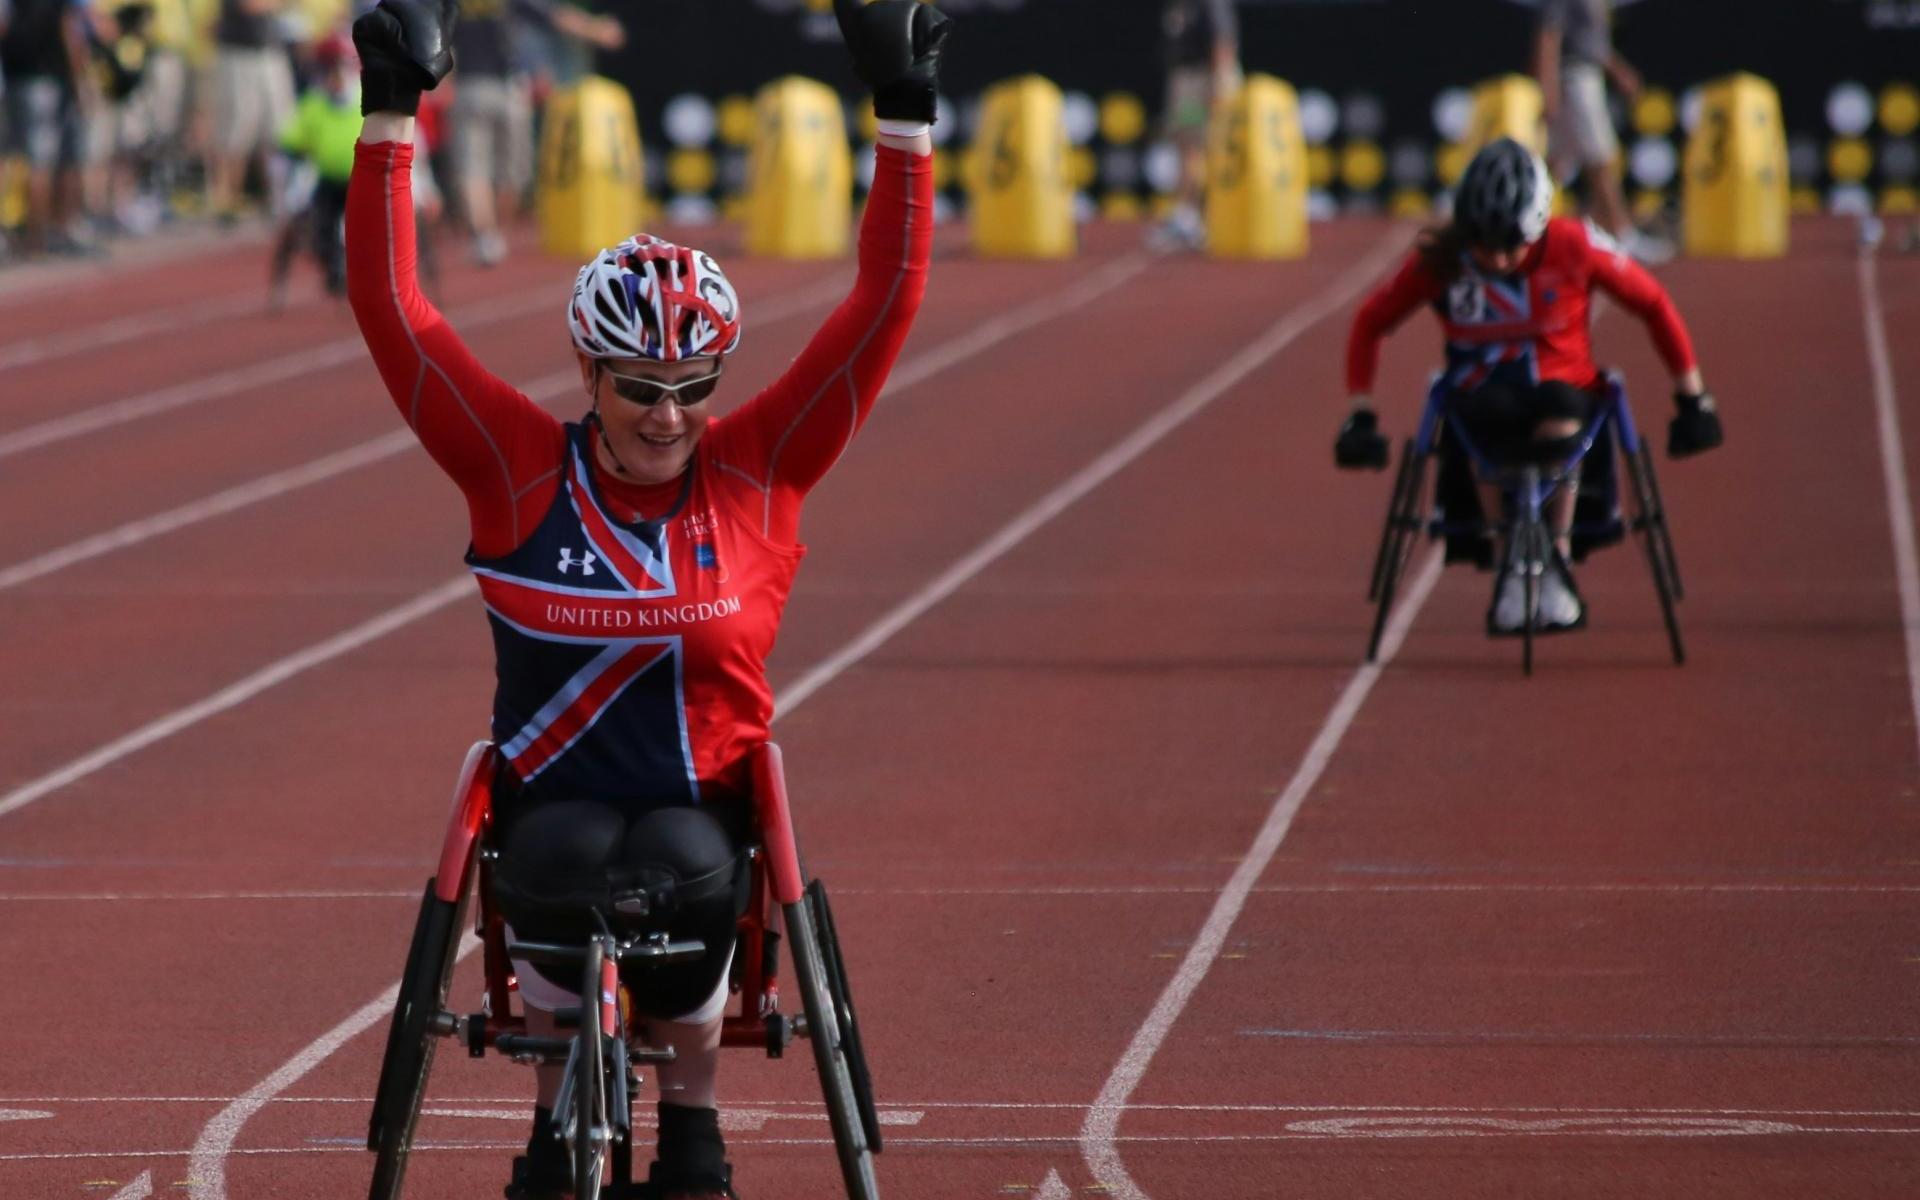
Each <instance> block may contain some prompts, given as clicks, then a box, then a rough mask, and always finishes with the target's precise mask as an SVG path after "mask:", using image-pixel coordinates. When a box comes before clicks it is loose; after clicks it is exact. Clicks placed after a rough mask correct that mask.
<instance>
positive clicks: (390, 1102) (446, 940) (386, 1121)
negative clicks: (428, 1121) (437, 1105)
mask: <svg viewBox="0 0 1920 1200" xmlns="http://www.w3.org/2000/svg"><path fill="white" fill-rule="evenodd" d="M465 912H466V891H465V889H464V888H463V889H462V890H461V894H460V899H459V900H458V901H453V902H450V901H446V900H442V899H440V897H439V896H437V895H436V894H435V892H434V880H428V881H427V887H426V893H425V895H423V896H422V897H421V901H420V915H419V917H418V918H417V919H416V921H415V923H414V932H413V940H412V942H411V943H410V944H409V946H408V949H407V965H406V968H405V970H404V971H403V972H402V973H401V978H400V988H399V992H398V994H397V995H396V996H395V999H394V1009H393V1017H392V1019H391V1021H390V1023H389V1024H388V1027H387V1048H386V1052H385V1054H384V1055H383V1056H382V1058H381V1061H380V1080H379V1083H378V1084H377V1085H376V1087H375V1089H374V1102H373V1113H372V1116H371V1117H370V1118H369V1121H368V1126H367V1148H368V1149H369V1150H372V1151H373V1152H374V1154H375V1155H376V1158H375V1161H374V1169H373V1182H372V1184H371V1186H370V1188H369V1190H368V1193H367V1195H368V1197H369V1200H395V1198H396V1197H398V1196H399V1195H400V1186H401V1183H402V1181H403V1179H404V1178H405V1175H406V1169H407V1156H408V1153H409V1151H411V1149H412V1148H413V1134H414V1128H415V1126H416V1125H417V1124H418V1122H419V1119H420V1104H421V1101H422V1099H423V1098H424V1097H425V1095H426V1090H427V1076H428V1074H429V1073H430V1072H431V1071H432V1068H433V1055H434V1050H435V1048H436V1047H437V1046H438V1044H439V1041H440V1039H441V1037H442V1036H444V1035H445V1034H446V1033H447V1032H449V1031H450V1030H451V1028H452V1026H451V1025H449V1024H447V1021H448V1014H447V1012H446V1003H447V993H448V990H449V988H450V987H451V986H452V983H453V964H454V959H455V958H456V957H457V955H458V948H459V943H460V929H461V921H462V918H463V917H464V915H465ZM443 1026H444V1028H443Z"/></svg>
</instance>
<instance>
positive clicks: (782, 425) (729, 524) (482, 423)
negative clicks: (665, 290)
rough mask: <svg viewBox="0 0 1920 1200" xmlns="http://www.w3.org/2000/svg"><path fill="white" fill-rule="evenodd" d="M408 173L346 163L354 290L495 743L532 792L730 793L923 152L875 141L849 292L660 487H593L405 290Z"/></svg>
mask: <svg viewBox="0 0 1920 1200" xmlns="http://www.w3.org/2000/svg"><path fill="white" fill-rule="evenodd" d="M411 161H412V147H410V146H406V145H402V144H398V143H391V142H386V143H378V144H372V145H368V144H364V143H363V144H362V145H360V146H359V147H358V149H357V151H356V158H355V163H354V177H353V185H352V187H351V188H349V190H348V202H347V229H348V234H347V248H348V255H349V271H348V294H349V298H350V299H351V300H352V302H353V309H354V315H355V317H356V318H357V319H358V321H359V323H360V328H361V332H362V334H363V335H364V336H365V338H366V341H367V345H368V348H369V349H370V350H371V351H372V354H373V358H374V363H375V365H376V366H378V368H379V370H380V374H381V377H382V379H383V380H384V382H385V383H386V386H387V390H388V391H389V392H390V393H391V394H392V396H393V398H394V402H395V403H396V404H397V405H398V406H399V407H400V410H401V414H402V415H403V416H404V417H405V418H406V420H407V423H408V425H409V426H411V427H412V428H413V430H414V432H415V433H416V434H417V435H418V436H419V438H420V442H421V444H422V445H423V446H424V447H425V448H426V450H427V453H428V454H429V455H430V456H431V457H432V458H433V460H434V462H435V463H437V464H438V465H439V466H440V468H441V469H442V470H443V471H445V472H446V473H447V474H448V475H449V476H451V477H452V478H453V480H454V481H455V482H456V483H457V484H458V485H459V487H460V490H461V492H462V494H463V495H464V496H465V497H466V501H467V508H468V516H469V524H470V526H471V529H472V535H473V540H472V547H471V549H470V550H469V552H468V556H467V562H468V564H469V566H470V567H471V568H472V570H473V572H474V574H475V576H476V577H477V579H478V581H479V585H480V592H481V597H482V599H483V600H484V602H485V604H486V609H487V616H488V621H489V624H490V625H491V627H492V631H493V642H494V651H495V662H496V667H497V675H498V682H497V687H496V689H495V694H494V706H493V737H494V741H495V742H496V744H498V746H499V747H500V751H501V754H502V756H503V757H504V759H505V760H506V762H507V763H508V764H509V765H510V766H511V767H512V769H513V770H514V772H515V773H516V774H517V775H518V776H519V777H520V778H521V779H522V780H524V781H528V782H536V783H537V784H538V786H539V789H540V790H541V791H542V792H543V793H544V794H550V795H556V796H567V797H578V798H587V799H598V800H606V801H611V802H615V803H618V802H622V801H639V802H643V803H646V804H649V805H653V804H662V803H676V802H690V801H696V800H699V799H702V798H710V797H711V795H712V794H713V793H714V792H727V793H733V794H740V793H744V791H745V790H746V783H747V780H746V773H747V762H748V757H749V755H750V754H751V752H752V750H753V749H754V747H755V746H757V745H758V744H760V743H761V742H763V741H765V740H766V738H767V733H768V724H769V722H770V721H771V720H772V718H773V695H772V691H771V689H770V688H769V686H768V683H767V677H766V658H767V655H768V653H769V652H770V651H771V650H772V649H773V644H774V638H775V636H776V634H777V633H778V631H779V626H780V616H781V612H782V610H783V608H784V607H785V605H786V600H787V594H788V589H789V588H790V587H791V585H792V582H793V577H794V573H795V571H796V570H797V569H798V567H799V563H800V557H801V554H802V553H803V551H802V549H801V547H800V545H799V541H798V539H799V528H800V508H801V503H802V501H803V500H804V499H805V497H806V494H807V492H808V490H809V489H811V488H812V487H813V485H814V484H815V483H817V482H818V481H819V480H820V478H821V477H822V476H824V475H825V474H826V473H827V470H828V469H829V468H830V467H832V465H833V464H834V462H835V461H836V460H837V459H838V458H839V456H840V454H841V452H842V451H844V450H845V449H846V447H847V444H848V442H849V441H850V440H851V439H852V437H853V436H854V434H855V432H856V431H857V430H858V429H859V428H860V426H861V424H862V423H863V422H864V421H865V420H866V418H867V415H868V414H869V413H870V412H871V411H872V408H873V404H874V401H875V399H876V398H877V397H878V396H879V393H880V388H881V386H882V384H883V383H884V382H885V380H886V376H887V372H888V371H889V370H890V369H891V367H892V365H893V361H894V359H895V358H896V357H897V355H898V354H899V350H900V346H901V344H902V343H903V342H904V341H905V339H906V335H907V330H908V328H909V327H910V325H911V324H912V321H913V316H914V313H915V311H916V310H917V309H918V307H919V303H920V298H921V296H922V294H923V293H924V291H925V285H926V271H927V262H928V259H929V258H930V256H931V253H930V252H931V245H932V227H933V220H932V206H933V184H932V168H931V159H930V158H929V157H927V156H919V155H913V154H909V153H905V152H903V151H900V150H897V149H892V148H889V147H881V148H880V150H879V152H878V154H877V156H876V167H875V176H874V185H873V190H872V193H871V196H870V199H869V201H868V206H867V213H866V216H865V218H864V219H863V221H862V225H861V233H860V255H859V264H860V265H859V271H858V274H857V277H856V279H855V282H854V285H853V290H852V292H851V294H850V295H849V296H848V297H847V298H846V300H845V301H843V302H842V303H841V304H840V306H839V307H838V308H837V309H836V310H835V311H834V313H833V314H832V315H831V316H830V317H828V318H827V321H826V323H825V324H824V325H823V326H822V328H821V329H820V331H819V332H818V333H817V334H815V335H814V337H813V339H812V340H811V341H810V342H809V343H808V344H807V347H806V348H805V349H804V350H803V351H802V352H801V353H800V355H799V356H798V357H797V358H796V359H794V361H793V363H792V364H791V365H790V366H789V367H788V368H787V370H786V371H785V372H784V373H783V374H782V375H781V376H780V378H779V379H777V380H775V381H774V382H773V383H772V384H771V385H769V386H768V387H767V388H765V389H764V390H762V391H761V392H760V393H759V394H758V395H756V396H754V397H753V398H752V399H751V400H749V401H748V402H747V403H746V404H744V405H742V406H741V407H740V408H739V409H738V410H736V411H734V412H732V413H729V414H727V415H726V416H724V417H715V418H713V419H712V420H710V421H709V422H708V423H707V426H706V431H705V433H704V435H703V436H702V437H701V440H700V442H699V444H698V445H697V446H696V448H695V451H694V455H693V459H692V462H691V465H690V468H689V470H688V471H687V472H686V473H684V474H683V475H682V476H681V477H680V478H679V479H676V480H673V481H671V482H669V483H666V484H660V485H655V486H638V485H633V484H625V483H622V482H621V481H619V480H617V479H614V478H613V477H611V476H610V475H608V474H607V473H606V472H605V471H604V470H603V469H602V468H601V467H600V466H599V465H598V462H597V453H596V439H597V437H598V436H599V435H598V433H597V431H596V429H595V427H594V426H593V425H591V424H562V423H561V422H560V421H559V420H557V419H556V418H555V417H553V416H552V415H551V414H549V413H548V412H546V410H544V409H542V408H540V407H539V406H538V405H536V404H534V403H533V401H531V400H529V399H528V398H527V397H526V396H524V395H523V394H521V393H520V392H519V391H517V390H516V389H514V388H513V387H512V386H510V385H509V384H507V383H505V382H504V381H502V380H500V379H498V378H497V377H495V376H494V375H492V374H491V373H489V372H488V371H487V370H486V369H485V368H484V367H482V366H481V365H480V364H479V362H478V361H477V360H476V359H475V358H474V357H473V355H472V353H471V352H470V351H469V350H468V348H467V347H466V345H465V344H464V343H462V342H461V340H460V339H459V338H458V337H457V336H456V335H455V334H454V333H453V331H452V330H451V329H450V328H449V327H448V326H447V323H446V320H445V319H444V318H443V317H442V316H441V315H440V314H439V313H438V312H437V311H435V310H434V308H433V306H432V305H430V304H428V303H427V301H426V299H425V298H424V297H423V296H422V295H421V294H420V291H419V288H418V286H417V285H416V283H415V280H414V243H413V222H412V200H411V183H410V165H411ZM555 311H556V313H558V312H559V311H560V309H559V306H558V305H557V304H556V306H555ZM555 332H556V334H557V332H558V331H557V330H556V331H555Z"/></svg>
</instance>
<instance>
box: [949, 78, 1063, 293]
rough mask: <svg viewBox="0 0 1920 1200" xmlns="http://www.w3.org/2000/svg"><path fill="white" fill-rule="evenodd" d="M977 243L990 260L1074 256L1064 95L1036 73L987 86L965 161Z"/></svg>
mask: <svg viewBox="0 0 1920 1200" xmlns="http://www.w3.org/2000/svg"><path fill="white" fill-rule="evenodd" d="M965 176H966V182H967V193H968V200H969V205H968V207H969V210H970V212H969V220H970V221H971V223H972V227H973V248H974V250H975V252H977V253H979V254H980V255H982V256H984V257H988V258H1071V257H1073V254H1074V252H1075V250H1077V249H1078V248H1079V234H1078V231H1077V230H1076V229H1075V228H1074V223H1073V188H1072V185H1071V184H1070V183H1069V182H1068V180H1067V127H1066V121H1065V101H1064V99H1063V98H1062V97H1061V95H1060V89H1059V88H1057V87H1055V86H1054V85H1053V84H1052V83H1050V82H1048V81H1047V80H1045V79H1042V78H1041V77H1040V76H1038V75H1024V76H1021V77H1020V78H1018V79H1010V80H1007V81H1006V82H1005V83H1000V84H996V85H994V86H993V87H992V88H990V89H988V91H987V93H986V95H985V96H984V97H983V98H982V100H981V104H980V125H979V132H978V134H977V135H976V136H975V138H974V142H973V147H972V148H971V149H970V150H969V151H968V153H967V161H966V167H965Z"/></svg>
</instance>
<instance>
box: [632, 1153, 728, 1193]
mask: <svg viewBox="0 0 1920 1200" xmlns="http://www.w3.org/2000/svg"><path fill="white" fill-rule="evenodd" d="M636 1191H637V1193H638V1194H637V1198H636V1200H740V1196H739V1194H738V1193H737V1192H735V1191H734V1190H733V1165H732V1164H731V1163H722V1164H720V1169H719V1170H718V1171H690V1170H686V1169H684V1168H681V1169H670V1168H667V1167H664V1166H662V1165H661V1164H660V1163H657V1162H656V1163H654V1164H653V1166H651V1167H649V1168H648V1169H647V1181H646V1183H644V1184H642V1185H641V1186H640V1187H639V1188H638V1189H636Z"/></svg>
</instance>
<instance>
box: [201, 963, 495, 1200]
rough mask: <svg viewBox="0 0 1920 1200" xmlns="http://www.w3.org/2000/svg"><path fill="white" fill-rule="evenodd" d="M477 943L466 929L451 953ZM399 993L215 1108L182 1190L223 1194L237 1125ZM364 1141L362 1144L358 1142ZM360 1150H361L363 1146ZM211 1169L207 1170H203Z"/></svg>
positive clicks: (387, 994) (364, 1009)
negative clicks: (223, 1105)
mask: <svg viewBox="0 0 1920 1200" xmlns="http://www.w3.org/2000/svg"><path fill="white" fill-rule="evenodd" d="M479 948H480V939H479V938H476V937H474V936H473V934H472V933H471V932H468V933H465V934H463V935H462V936H461V938H460V949H459V951H458V952H457V953H455V955H454V961H455V962H459V961H460V960H461V959H464V958H466V957H467V955H469V954H471V953H473V952H474V951H475V950H477V949H479ZM399 995H400V984H399V981H397V980H396V981H395V982H394V984H393V986H391V987H389V988H388V989H387V990H386V991H384V992H381V993H380V994H379V995H378V996H375V997H374V998H373V999H371V1000H369V1001H367V1002H366V1003H365V1004H363V1005H361V1006H360V1008H359V1010H358V1011H357V1012H355V1013H353V1014H352V1015H350V1016H349V1017H347V1019H346V1020H344V1021H342V1022H340V1023H339V1024H338V1025H335V1026H334V1027H333V1028H332V1029H329V1030H327V1032H325V1033H323V1034H321V1035H320V1036H319V1037H318V1038H316V1039H315V1040H314V1041H312V1042H309V1043H308V1044H307V1045H306V1047H305V1048H304V1049H302V1050H301V1051H300V1053H298V1054H296V1055H294V1056H293V1057H292V1058H290V1059H288V1060H287V1061H286V1062H284V1063H282V1064H281V1065H280V1068H279V1069H278V1070H276V1071H275V1072H274V1073H273V1074H271V1075H269V1076H267V1077H266V1078H265V1079H262V1080H261V1081H260V1082H259V1083H256V1084H254V1085H253V1086H252V1087H250V1088H248V1089H247V1090H246V1091H245V1092H244V1093H242V1094H241V1095H240V1096H239V1097H238V1098H237V1099H235V1100H234V1101H233V1102H232V1103H231V1104H228V1105H227V1106H226V1107H224V1108H222V1109H221V1110H220V1111H219V1112H218V1113H215V1114H214V1116H213V1119H212V1120H210V1121H208V1122H207V1123H206V1124H205V1125H204V1126H202V1127H201V1130H200V1136H199V1137H198V1138H197V1139H195V1140H194V1143H193V1152H192V1155H191V1157H190V1158H189V1159H188V1162H187V1194H188V1195H189V1196H192V1197H196V1198H197V1197H200V1196H208V1195H212V1196H224V1195H225V1194H226V1188H227V1169H226V1158H227V1155H228V1154H229V1153H230V1152H231V1151H232V1149H233V1140H234V1139H235V1138H236V1137H238V1136H239V1135H240V1127H241V1126H243V1125H245V1124H246V1123H247V1121H248V1119H249V1118H251V1117H252V1116H253V1114H255V1113H257V1112H259V1111H260V1110H261V1109H263V1108H265V1107H266V1106H267V1105H268V1104H269V1103H270V1102H271V1101H272V1100H273V1098H274V1097H275V1096H277V1095H279V1094H280V1093H281V1092H282V1091H285V1090H286V1089H287V1088H289V1087H292V1086H293V1085H294V1084H295V1083H296V1082H298V1081H299V1079H300V1078H301V1077H302V1076H304V1075H305V1074H306V1073H307V1072H308V1071H311V1070H313V1069H314V1068H315V1067H317V1066H319V1065H320V1064H321V1063H322V1062H324V1061H325V1060H326V1058H327V1056H328V1055H330V1054H332V1053H333V1052H334V1051H335V1050H338V1049H339V1048H340V1047H341V1046H344V1045H346V1043H347V1042H348V1041H350V1040H351V1039H352V1038H353V1037H354V1036H355V1035H357V1034H358V1033H360V1031H361V1030H363V1029H365V1028H367V1027H368V1026H369V1025H372V1024H373V1023H374V1022H376V1021H378V1020H380V1018H382V1017H386V1016H390V1015H391V1014H392V1013H393V1005H394V1001H395V1000H396V999H397V998H398V997H399ZM360 1145H361V1146H364V1143H361V1144H360ZM363 1152H364V1151H363ZM209 1171H210V1172H211V1174H208V1172H209Z"/></svg>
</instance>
